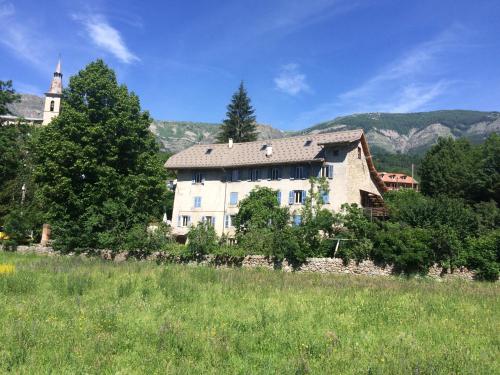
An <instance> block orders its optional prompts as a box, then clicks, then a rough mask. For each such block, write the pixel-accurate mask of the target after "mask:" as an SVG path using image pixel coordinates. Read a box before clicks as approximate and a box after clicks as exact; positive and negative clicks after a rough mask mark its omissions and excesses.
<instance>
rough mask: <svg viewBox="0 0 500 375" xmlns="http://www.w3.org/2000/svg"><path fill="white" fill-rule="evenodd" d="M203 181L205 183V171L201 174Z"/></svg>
mask: <svg viewBox="0 0 500 375" xmlns="http://www.w3.org/2000/svg"><path fill="white" fill-rule="evenodd" d="M201 183H202V184H204V183H205V173H203V174H202V175H201Z"/></svg>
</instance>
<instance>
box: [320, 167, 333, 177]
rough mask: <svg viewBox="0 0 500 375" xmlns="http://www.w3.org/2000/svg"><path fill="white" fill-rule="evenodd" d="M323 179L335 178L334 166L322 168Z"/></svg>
mask: <svg viewBox="0 0 500 375" xmlns="http://www.w3.org/2000/svg"><path fill="white" fill-rule="evenodd" d="M321 177H326V178H333V165H331V164H328V165H324V166H323V167H322V168H321Z"/></svg>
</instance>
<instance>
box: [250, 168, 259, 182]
mask: <svg viewBox="0 0 500 375" xmlns="http://www.w3.org/2000/svg"><path fill="white" fill-rule="evenodd" d="M250 179H251V180H252V181H258V180H259V170H258V169H257V168H255V169H252V171H251V176H250Z"/></svg>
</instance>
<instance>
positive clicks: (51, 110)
mask: <svg viewBox="0 0 500 375" xmlns="http://www.w3.org/2000/svg"><path fill="white" fill-rule="evenodd" d="M54 105H55V102H54V101H53V100H51V101H50V112H54Z"/></svg>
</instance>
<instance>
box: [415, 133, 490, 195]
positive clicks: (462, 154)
mask: <svg viewBox="0 0 500 375" xmlns="http://www.w3.org/2000/svg"><path fill="white" fill-rule="evenodd" d="M499 155H500V136H498V135H497V134H492V135H491V136H490V137H489V138H488V139H487V140H486V142H485V143H484V144H483V145H479V146H473V145H471V144H470V143H469V142H468V141H467V140H465V139H459V140H456V141H455V140H453V139H451V138H447V139H445V138H441V139H439V140H438V143H437V144H436V145H435V146H433V147H432V148H431V149H430V150H429V152H427V154H426V155H425V157H424V158H423V160H422V163H421V166H420V169H419V174H420V176H421V179H422V181H421V188H422V192H423V193H424V194H426V195H430V196H438V195H446V196H449V197H456V198H463V199H465V200H467V201H469V202H481V201H489V200H491V199H494V200H495V201H496V202H497V203H498V202H500V156H499Z"/></svg>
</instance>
